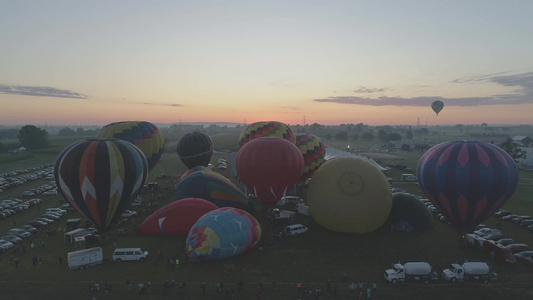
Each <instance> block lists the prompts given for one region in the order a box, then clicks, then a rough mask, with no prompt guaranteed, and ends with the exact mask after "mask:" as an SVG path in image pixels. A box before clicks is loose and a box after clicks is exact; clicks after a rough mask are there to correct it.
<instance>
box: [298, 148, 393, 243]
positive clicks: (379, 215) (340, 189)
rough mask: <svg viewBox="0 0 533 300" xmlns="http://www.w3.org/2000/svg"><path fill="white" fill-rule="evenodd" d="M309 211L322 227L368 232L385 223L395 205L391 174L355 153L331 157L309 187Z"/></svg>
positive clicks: (352, 231) (334, 229)
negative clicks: (384, 173) (389, 178)
mask: <svg viewBox="0 0 533 300" xmlns="http://www.w3.org/2000/svg"><path fill="white" fill-rule="evenodd" d="M307 204H308V206H309V212H310V213H311V216H313V218H314V219H315V221H316V222H317V223H318V224H320V225H321V226H322V227H324V228H326V229H329V230H332V231H336V232H350V233H367V232H372V231H375V230H376V229H378V228H379V227H381V226H382V225H383V224H384V223H385V221H386V220H387V218H388V217H389V213H390V210H391V207H392V193H391V191H390V186H389V183H388V182H387V178H386V177H385V175H383V173H381V171H379V170H378V169H377V168H376V167H374V166H373V165H372V164H370V163H369V162H367V161H365V160H363V159H359V158H354V157H339V158H334V159H331V160H327V161H326V162H324V163H323V164H322V166H320V168H319V169H318V170H317V171H316V172H315V174H314V175H313V178H312V179H311V182H310V183H309V187H308V190H307Z"/></svg>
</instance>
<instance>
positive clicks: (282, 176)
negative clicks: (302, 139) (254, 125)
mask: <svg viewBox="0 0 533 300" xmlns="http://www.w3.org/2000/svg"><path fill="white" fill-rule="evenodd" d="M235 162H236V169H237V174H238V175H239V178H240V180H241V181H242V183H244V185H245V186H246V187H247V189H248V190H250V191H251V192H252V193H253V194H254V195H255V196H257V197H258V198H259V201H260V202H261V203H262V204H263V205H264V206H266V207H268V206H272V205H275V204H276V202H278V201H279V200H280V199H281V197H283V196H285V194H286V192H287V190H288V189H289V188H291V187H292V186H294V185H295V184H296V183H297V182H298V180H299V179H300V176H301V175H302V171H303V166H304V160H303V156H302V153H301V152H300V150H299V149H298V147H296V146H295V145H294V144H293V143H291V142H289V141H287V140H284V139H281V138H276V137H261V138H256V139H254V140H252V141H250V142H248V143H246V144H245V145H244V146H242V147H241V149H240V150H239V153H238V154H237V158H236V160H235Z"/></svg>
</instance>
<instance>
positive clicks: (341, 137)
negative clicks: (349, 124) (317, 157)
mask: <svg viewBox="0 0 533 300" xmlns="http://www.w3.org/2000/svg"><path fill="white" fill-rule="evenodd" d="M335 139H336V140H338V141H346V140H347V139H348V132H346V131H339V132H337V134H335Z"/></svg>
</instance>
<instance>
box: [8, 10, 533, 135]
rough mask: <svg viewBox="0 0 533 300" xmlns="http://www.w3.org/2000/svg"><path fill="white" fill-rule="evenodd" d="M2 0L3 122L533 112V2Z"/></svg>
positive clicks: (467, 120) (527, 117)
mask: <svg viewBox="0 0 533 300" xmlns="http://www.w3.org/2000/svg"><path fill="white" fill-rule="evenodd" d="M0 5H1V7H2V9H1V10H0V40H1V41H2V48H1V50H0V65H1V66H2V68H1V69H0V103H1V109H0V123H1V124H48V125H68V124H86V125H105V124H107V123H110V122H115V121H122V120H146V121H149V122H154V123H177V122H180V121H181V122H234V123H252V122H256V121H262V120H278V121H281V122H284V123H287V124H304V123H307V124H312V123H319V124H326V125H334V124H341V123H360V122H362V123H365V124H369V125H384V124H391V125H394V124H416V123H417V121H418V120H420V123H422V124H426V123H427V124H428V125H436V124H481V123H489V124H531V123H533V122H532V121H533V118H532V117H531V113H530V112H531V111H533V57H532V56H531V53H533V18H531V12H532V11H533V2H531V1H525V0H524V1H519V0H515V1H481V0H478V1H445V2H437V1H422V0H420V1H417V0H415V1H393V0H389V1H333V2H331V1H313V0H312V1H268V2H261V3H260V2H255V1H224V2H219V1H155V2H147V1H131V0H122V1H85V2H82V1H5V0H0ZM435 100H441V101H443V102H444V104H445V107H444V109H443V111H442V112H441V113H440V114H439V115H438V116H436V115H435V114H434V113H433V111H432V110H431V108H430V104H431V103H432V102H433V101H435Z"/></svg>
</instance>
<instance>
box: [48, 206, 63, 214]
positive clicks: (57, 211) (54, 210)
mask: <svg viewBox="0 0 533 300" xmlns="http://www.w3.org/2000/svg"><path fill="white" fill-rule="evenodd" d="M46 213H47V214H48V213H54V214H58V215H61V216H64V215H65V214H66V213H67V211H66V210H63V209H61V208H58V207H52V208H47V209H46Z"/></svg>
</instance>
